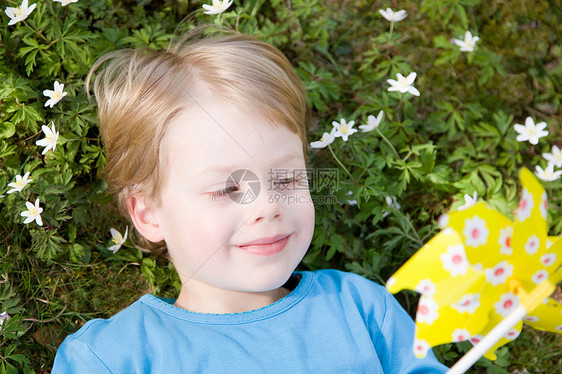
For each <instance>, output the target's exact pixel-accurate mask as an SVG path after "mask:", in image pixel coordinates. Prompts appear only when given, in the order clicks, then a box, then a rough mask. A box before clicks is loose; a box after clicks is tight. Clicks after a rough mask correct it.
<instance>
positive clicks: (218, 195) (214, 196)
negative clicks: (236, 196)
mask: <svg viewBox="0 0 562 374" xmlns="http://www.w3.org/2000/svg"><path fill="white" fill-rule="evenodd" d="M239 189H240V186H238V185H232V186H228V187H225V188H223V189H222V190H218V191H214V192H211V193H210V197H211V201H215V200H218V199H220V198H223V197H225V196H226V195H228V194H229V193H232V192H236V191H238V190H239Z"/></svg>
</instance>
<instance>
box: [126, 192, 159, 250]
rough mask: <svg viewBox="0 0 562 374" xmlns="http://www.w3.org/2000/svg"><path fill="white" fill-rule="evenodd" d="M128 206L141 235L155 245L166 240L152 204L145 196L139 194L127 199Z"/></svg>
mask: <svg viewBox="0 0 562 374" xmlns="http://www.w3.org/2000/svg"><path fill="white" fill-rule="evenodd" d="M126 206H127V211H128V212H129V216H130V217H131V220H132V221H133V224H134V225H135V228H136V229H137V231H138V232H139V234H141V235H142V236H144V237H145V238H146V239H147V240H150V241H151V242H155V243H156V242H159V241H162V240H164V235H163V234H162V232H161V230H160V225H159V223H158V220H157V219H156V215H155V214H154V212H153V210H152V207H151V204H150V202H149V201H148V199H146V198H145V197H144V195H143V194H141V193H138V194H136V195H133V196H131V197H129V198H127V202H126Z"/></svg>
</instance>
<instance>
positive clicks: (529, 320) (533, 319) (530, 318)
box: [523, 316, 539, 322]
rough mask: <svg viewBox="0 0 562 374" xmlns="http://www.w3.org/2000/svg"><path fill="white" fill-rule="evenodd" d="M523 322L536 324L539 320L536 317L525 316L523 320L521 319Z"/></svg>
mask: <svg viewBox="0 0 562 374" xmlns="http://www.w3.org/2000/svg"><path fill="white" fill-rule="evenodd" d="M523 320H524V321H525V322H537V321H538V320H539V317H536V316H526V317H525V318H523Z"/></svg>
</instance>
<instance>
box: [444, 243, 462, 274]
mask: <svg viewBox="0 0 562 374" xmlns="http://www.w3.org/2000/svg"><path fill="white" fill-rule="evenodd" d="M440 258H441V262H443V269H445V270H447V271H448V272H449V273H451V275H452V276H453V277H454V276H457V275H463V274H466V271H467V270H468V265H469V263H468V260H467V258H466V253H465V251H464V246H463V245H462V244H457V245H451V246H449V247H448V248H447V252H445V253H442V254H441V257H440Z"/></svg>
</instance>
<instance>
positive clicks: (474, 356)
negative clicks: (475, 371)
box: [447, 305, 527, 374]
mask: <svg viewBox="0 0 562 374" xmlns="http://www.w3.org/2000/svg"><path fill="white" fill-rule="evenodd" d="M526 315H527V310H526V309H525V308H524V307H523V306H521V305H519V306H517V307H516V308H515V309H514V310H512V311H511V312H510V313H509V314H508V315H507V317H505V319H503V320H502V321H501V322H500V323H498V324H497V325H496V326H495V327H494V328H493V329H492V330H491V331H490V332H489V333H488V334H487V335H486V336H485V337H484V338H482V340H481V341H480V342H478V343H477V344H476V345H475V346H474V347H472V349H471V350H470V351H468V352H467V354H465V355H464V356H463V357H462V358H461V359H460V360H459V361H457V363H456V364H455V365H453V367H452V368H451V369H450V370H449V371H448V372H447V374H462V373H464V372H466V371H467V370H468V369H470V367H471V366H472V365H474V363H475V362H476V361H478V359H479V358H480V357H482V356H483V355H484V354H485V353H486V352H488V350H490V349H491V348H492V347H493V346H494V344H496V343H497V342H498V340H500V339H501V338H502V336H504V335H505V334H506V333H507V332H508V331H509V330H511V329H512V328H513V326H515V325H517V323H519V321H521V320H522V319H523V318H524V317H525V316H526Z"/></svg>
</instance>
